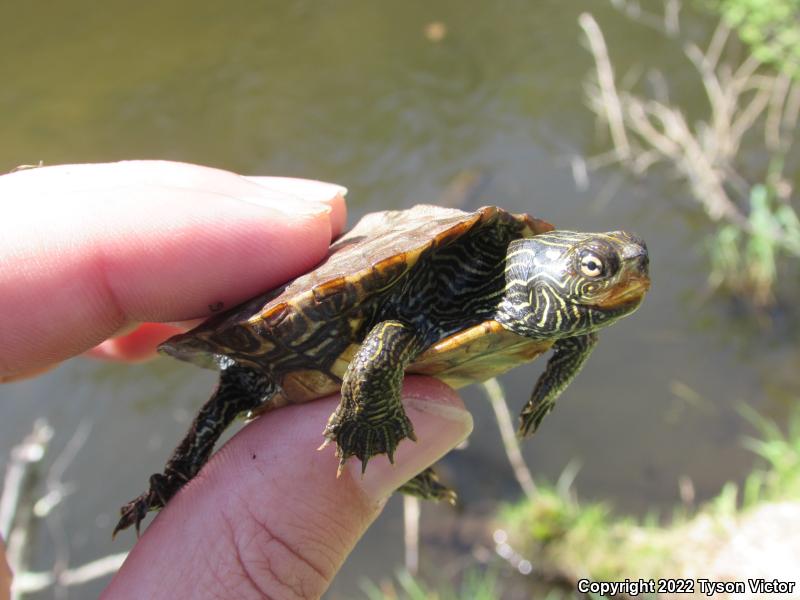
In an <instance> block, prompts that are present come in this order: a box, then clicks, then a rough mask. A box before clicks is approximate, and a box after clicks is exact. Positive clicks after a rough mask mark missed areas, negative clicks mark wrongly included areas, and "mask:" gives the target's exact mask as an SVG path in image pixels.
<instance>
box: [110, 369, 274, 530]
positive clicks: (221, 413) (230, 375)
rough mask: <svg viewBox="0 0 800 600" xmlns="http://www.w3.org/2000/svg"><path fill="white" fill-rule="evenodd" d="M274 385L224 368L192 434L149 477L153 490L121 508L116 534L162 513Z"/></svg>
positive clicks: (257, 376) (257, 373)
mask: <svg viewBox="0 0 800 600" xmlns="http://www.w3.org/2000/svg"><path fill="white" fill-rule="evenodd" d="M275 391H276V387H275V385H274V384H273V383H272V381H271V380H270V379H269V378H268V377H267V376H266V375H265V374H264V373H262V372H260V371H257V370H255V369H251V368H249V367H242V366H239V365H236V364H233V365H231V366H229V367H226V368H224V369H222V371H221V373H220V378H219V384H218V386H217V389H216V390H214V394H213V395H212V396H211V398H209V400H208V401H207V402H206V403H205V404H204V405H203V407H202V408H201V409H200V412H199V413H198V414H197V416H196V417H195V419H194V421H193V422H192V425H191V427H190V428H189V431H188V432H187V433H186V436H185V437H184V438H183V440H182V441H181V443H180V444H179V445H178V447H177V448H175V450H174V451H173V453H172V456H171V457H170V459H169V460H168V461H167V464H166V466H165V467H164V472H163V473H156V474H154V475H151V476H150V489H149V490H148V491H147V492H145V493H144V494H142V495H141V496H139V497H138V498H135V499H134V500H131V501H130V502H128V503H127V504H126V505H125V506H123V507H122V508H121V509H120V515H121V517H120V520H119V522H118V523H117V526H116V527H115V528H114V533H113V534H112V535H116V534H117V532H119V531H122V530H123V529H127V528H128V527H130V526H131V525H135V527H136V533H137V535H138V533H139V524H140V523H141V522H142V520H143V519H144V518H145V516H147V513H148V512H150V511H152V510H159V509H160V508H162V507H164V505H166V503H167V502H168V501H169V500H170V498H172V497H173V496H174V495H175V494H176V493H177V492H178V490H180V489H181V488H182V487H183V486H184V485H185V484H186V483H187V482H188V481H189V480H190V479H192V477H194V476H195V475H196V474H197V473H198V471H200V469H201V467H202V466H203V465H204V464H205V463H206V462H207V461H208V458H209V456H211V452H212V451H213V450H214V444H216V442H217V440H218V439H219V437H220V435H222V432H223V431H224V430H225V429H226V428H227V427H228V425H230V424H231V422H232V421H233V420H234V419H235V418H236V417H237V416H239V415H240V414H242V413H245V412H247V411H250V410H253V409H254V408H256V407H257V406H258V405H260V404H262V403H263V402H265V401H267V400H269V398H271V397H272V396H273V395H274V394H275Z"/></svg>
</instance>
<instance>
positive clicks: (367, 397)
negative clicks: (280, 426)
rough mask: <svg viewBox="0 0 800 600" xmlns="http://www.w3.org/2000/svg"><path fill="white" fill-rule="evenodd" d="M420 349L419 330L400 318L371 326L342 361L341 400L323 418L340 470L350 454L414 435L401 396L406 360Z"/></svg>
mask: <svg viewBox="0 0 800 600" xmlns="http://www.w3.org/2000/svg"><path fill="white" fill-rule="evenodd" d="M422 349H423V341H422V338H421V336H420V335H419V334H418V333H417V332H416V331H415V330H414V329H412V328H411V327H409V326H408V325H405V324H404V323H401V322H399V321H383V322H381V323H379V324H378V325H376V326H375V327H373V328H372V330H371V331H370V332H369V334H368V335H367V337H366V338H364V341H363V342H362V344H361V347H360V348H359V350H358V352H357V353H356V355H355V356H354V357H353V360H352V361H351V362H350V364H349V365H348V367H347V371H346V372H345V374H344V378H343V381H342V400H341V402H340V403H339V406H338V407H337V409H336V411H335V412H334V413H333V414H332V415H331V416H330V419H328V424H327V426H326V427H325V431H324V432H323V435H324V436H325V437H326V438H327V441H326V443H325V444H323V446H324V445H326V444H327V443H328V442H336V455H337V456H338V457H339V473H341V471H342V468H343V467H344V464H345V462H346V461H347V459H348V458H350V457H351V456H355V457H357V458H358V459H360V460H361V470H362V472H363V471H364V469H366V467H367V462H368V461H369V459H370V458H372V457H373V456H375V455H377V454H387V455H388V456H389V460H390V461H393V460H394V451H395V449H396V448H397V444H399V443H400V441H401V440H402V439H403V438H409V439H411V440H416V437H415V436H414V428H413V427H412V425H411V421H409V420H408V417H407V416H406V412H405V409H403V405H402V403H401V402H400V391H401V388H402V384H403V372H404V370H405V368H406V365H408V363H410V362H411V361H412V360H413V359H414V357H416V356H417V354H419V352H420V351H421V350H422Z"/></svg>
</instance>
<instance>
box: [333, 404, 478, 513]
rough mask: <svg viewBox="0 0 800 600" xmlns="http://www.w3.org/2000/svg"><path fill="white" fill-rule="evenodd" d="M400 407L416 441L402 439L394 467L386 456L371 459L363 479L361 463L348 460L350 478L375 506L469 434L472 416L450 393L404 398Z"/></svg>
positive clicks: (396, 453)
mask: <svg viewBox="0 0 800 600" xmlns="http://www.w3.org/2000/svg"><path fill="white" fill-rule="evenodd" d="M454 398H455V400H454ZM403 405H404V406H405V409H406V414H407V415H408V417H409V418H410V419H411V422H412V424H413V425H414V433H415V434H416V437H417V441H416V442H413V441H411V440H408V439H405V440H402V441H401V442H400V444H399V446H398V447H397V451H396V452H395V457H394V459H395V462H394V464H391V463H390V462H389V459H388V458H387V457H386V456H376V457H374V458H372V459H371V460H370V461H369V464H368V466H367V470H366V472H365V473H364V475H363V476H362V474H361V463H360V462H359V461H357V460H355V459H353V460H351V461H348V465H347V468H348V469H350V473H351V475H352V477H353V479H354V480H355V481H357V482H358V483H359V484H360V486H361V488H362V489H363V490H364V493H365V494H366V495H367V497H368V498H370V499H371V500H372V501H374V502H375V503H376V504H377V503H382V502H383V501H384V500H385V499H386V498H388V497H389V496H390V495H391V494H392V492H394V491H395V490H396V489H397V488H399V487H400V486H401V485H403V484H404V483H406V482H407V481H408V480H409V479H412V478H413V477H415V476H416V475H417V474H419V473H421V472H422V471H424V470H425V469H427V468H428V467H429V466H431V465H432V464H433V463H435V462H436V461H437V460H439V459H440V458H441V457H442V456H444V455H445V454H447V453H448V452H449V451H450V450H452V449H453V448H454V447H456V446H457V445H458V444H460V443H461V442H462V441H463V440H464V439H465V438H466V437H467V436H468V435H469V434H470V432H471V431H472V415H470V414H469V412H467V410H466V409H465V408H464V407H463V404H461V401H460V400H458V399H457V397H455V395H454V394H453V392H452V391H450V392H449V395H448V396H444V397H442V398H437V399H435V400H434V399H431V398H423V397H420V396H416V395H412V396H406V397H404V398H403Z"/></svg>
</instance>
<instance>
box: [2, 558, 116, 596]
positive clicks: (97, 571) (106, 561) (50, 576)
mask: <svg viewBox="0 0 800 600" xmlns="http://www.w3.org/2000/svg"><path fill="white" fill-rule="evenodd" d="M127 556H128V553H127V552H119V553H117V554H109V555H108V556H104V557H103V558H98V559H97V560H93V561H91V562H88V563H86V564H84V565H81V566H79V567H74V568H72V569H64V570H63V571H61V572H60V573H59V574H58V577H56V575H55V573H53V572H50V571H44V572H32V571H27V572H25V573H20V574H19V575H17V576H15V577H14V586H13V590H12V591H13V594H14V595H13V596H12V598H19V597H20V596H22V595H23V594H32V593H34V592H40V591H42V590H45V589H47V588H49V587H53V586H59V587H70V586H76V585H83V584H84V583H87V582H89V581H92V580H94V579H99V578H101V577H106V576H107V575H111V574H113V573H116V572H117V571H118V570H119V568H120V567H121V566H122V563H123V562H125V559H126V558H127Z"/></svg>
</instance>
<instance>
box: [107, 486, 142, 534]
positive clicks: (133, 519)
mask: <svg viewBox="0 0 800 600" xmlns="http://www.w3.org/2000/svg"><path fill="white" fill-rule="evenodd" d="M150 496H151V493H150V492H147V493H146V494H142V495H141V496H139V497H138V498H136V499H135V500H131V501H130V502H128V503H127V504H126V505H125V506H123V507H122V508H120V509H119V512H120V515H121V516H120V519H119V522H118V523H117V526H116V527H114V531H113V532H112V533H111V539H112V540H113V539H114V538H115V537H116V536H117V533H119V532H120V531H122V530H123V529H127V528H128V527H130V526H131V525H133V526H134V527H135V528H136V537H137V538H138V537H139V535H140V534H141V527H140V526H141V522H142V521H143V520H144V518H145V517H146V516H147V513H148V512H150V507H151V497H150Z"/></svg>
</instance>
